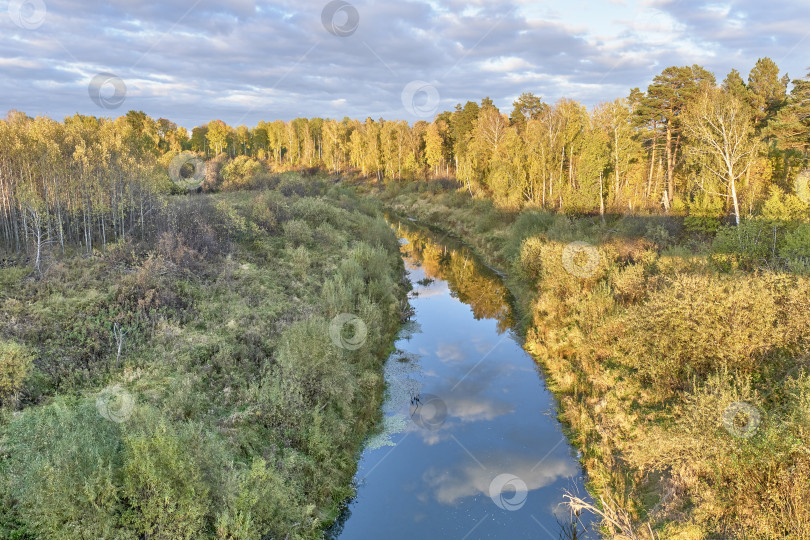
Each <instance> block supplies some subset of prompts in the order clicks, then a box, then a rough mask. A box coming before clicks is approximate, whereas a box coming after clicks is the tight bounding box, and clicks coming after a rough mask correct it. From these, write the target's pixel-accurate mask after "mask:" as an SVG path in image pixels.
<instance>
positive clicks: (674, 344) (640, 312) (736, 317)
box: [622, 275, 810, 390]
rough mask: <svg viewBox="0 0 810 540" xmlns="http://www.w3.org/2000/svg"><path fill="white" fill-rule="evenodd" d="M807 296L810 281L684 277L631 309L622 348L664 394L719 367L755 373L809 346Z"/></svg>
mask: <svg viewBox="0 0 810 540" xmlns="http://www.w3.org/2000/svg"><path fill="white" fill-rule="evenodd" d="M807 294H808V284H807V281H806V280H802V281H797V280H796V279H795V278H788V277H784V276H777V275H771V276H764V277H762V278H753V277H738V278H735V279H730V278H719V277H710V276H701V275H682V276H678V277H676V278H675V279H674V280H673V281H672V283H671V285H670V286H668V287H665V288H663V289H661V290H659V291H656V292H653V293H652V294H651V295H650V299H649V301H647V302H646V303H644V304H641V305H639V306H634V307H632V308H631V309H630V310H629V311H628V313H627V315H626V319H625V326H626V328H627V329H628V330H629V331H628V333H627V335H626V338H625V340H623V343H622V347H623V348H624V349H625V350H626V354H627V358H628V360H629V361H630V362H631V364H632V365H633V367H634V368H635V369H637V370H638V371H639V373H640V374H641V376H642V377H643V378H644V380H645V381H647V382H649V383H651V384H654V385H655V386H656V387H658V388H659V389H662V390H675V389H683V388H685V387H686V386H687V385H688V384H689V381H690V380H691V378H693V377H704V376H706V375H708V374H710V373H713V372H715V371H717V370H719V369H728V370H731V371H734V372H737V373H747V374H753V373H755V372H757V371H758V370H760V369H762V367H763V363H764V362H765V361H766V359H767V358H773V357H776V356H777V355H779V354H790V353H792V352H794V351H795V348H796V347H798V346H801V345H806V343H805V337H803V336H804V335H805V334H803V333H802V332H801V331H800V330H799V329H800V328H801V327H802V326H806V325H807V324H810V312H808V311H807V310H806V309H802V308H800V307H799V306H798V303H801V300H800V298H803V297H804V298H805V299H806V298H807Z"/></svg>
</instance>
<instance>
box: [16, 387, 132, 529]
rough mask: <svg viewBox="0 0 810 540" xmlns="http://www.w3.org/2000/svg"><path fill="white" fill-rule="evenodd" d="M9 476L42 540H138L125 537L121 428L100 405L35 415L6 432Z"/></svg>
mask: <svg viewBox="0 0 810 540" xmlns="http://www.w3.org/2000/svg"><path fill="white" fill-rule="evenodd" d="M5 444H6V445H7V448H6V452H4V454H5V456H6V457H5V459H4V460H3V464H2V468H3V470H4V472H5V473H6V474H5V477H6V481H7V482H8V490H9V495H10V496H11V497H12V498H13V500H14V501H16V509H17V511H18V513H19V516H20V518H21V521H22V522H24V523H26V524H27V525H28V526H29V527H31V528H32V529H33V530H35V531H37V532H38V534H39V535H40V537H42V538H64V539H68V538H88V539H89V538H131V539H133V540H134V539H135V538H137V535H136V534H135V533H134V532H131V533H127V532H126V531H125V530H123V529H121V526H122V521H121V519H122V515H123V511H124V510H125V508H126V504H125V501H124V500H123V499H122V493H121V489H120V488H121V480H122V477H121V465H122V463H123V456H122V453H121V433H120V426H119V424H116V423H114V422H111V421H109V420H107V419H106V418H104V417H102V416H101V415H100V414H99V412H98V410H97V409H96V407H95V403H94V402H93V401H92V400H82V401H78V402H77V401H73V400H70V401H69V400H61V399H60V400H57V401H55V402H54V403H53V404H51V405H47V406H44V407H39V408H36V409H30V410H27V411H25V412H24V413H23V414H21V415H19V416H18V417H17V418H15V419H14V420H13V421H12V422H11V424H10V425H9V426H8V427H7V429H6V442H5Z"/></svg>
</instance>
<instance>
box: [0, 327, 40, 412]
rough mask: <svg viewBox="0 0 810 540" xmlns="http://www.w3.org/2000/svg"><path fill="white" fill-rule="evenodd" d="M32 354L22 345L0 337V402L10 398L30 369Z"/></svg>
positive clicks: (21, 384)
mask: <svg viewBox="0 0 810 540" xmlns="http://www.w3.org/2000/svg"><path fill="white" fill-rule="evenodd" d="M33 359H34V355H33V353H32V352H31V351H29V350H28V349H27V348H26V347H24V346H23V345H20V344H19V343H14V342H12V341H4V340H2V339H0V403H3V404H5V403H6V402H7V401H9V399H12V398H13V397H14V396H15V395H16V394H17V392H19V391H20V389H21V388H22V386H23V383H24V382H25V378H26V377H27V376H28V373H29V372H30V370H31V365H32V362H33Z"/></svg>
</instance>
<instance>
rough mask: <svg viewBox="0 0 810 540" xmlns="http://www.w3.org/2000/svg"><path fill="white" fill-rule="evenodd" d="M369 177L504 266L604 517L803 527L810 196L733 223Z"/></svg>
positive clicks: (808, 472)
mask: <svg viewBox="0 0 810 540" xmlns="http://www.w3.org/2000/svg"><path fill="white" fill-rule="evenodd" d="M360 189H361V190H362V191H365V192H369V193H370V195H371V196H373V197H379V198H382V199H383V201H384V202H385V203H386V205H387V206H388V207H390V208H391V209H392V210H394V211H396V212H398V213H400V214H403V215H407V216H412V217H414V218H416V219H419V220H421V221H424V222H427V223H431V224H433V225H435V226H438V227H441V228H443V229H445V230H447V231H450V232H453V233H454V234H457V235H458V236H460V237H461V238H462V239H463V240H464V241H465V242H467V243H468V244H469V245H471V246H473V247H474V248H475V249H476V250H477V251H478V252H479V254H480V255H482V256H483V257H484V258H485V260H487V261H489V262H490V263H491V264H493V265H494V266H496V267H498V268H500V269H501V270H503V271H506V272H507V274H508V284H509V286H510V288H511V289H512V291H513V293H514V294H515V296H516V297H517V299H518V304H519V309H520V310H521V311H522V320H523V327H524V331H525V334H526V347H527V349H528V350H529V351H530V352H532V353H533V354H534V355H535V357H536V358H537V359H538V360H539V361H540V362H541V363H542V364H543V365H544V367H545V369H546V371H547V373H548V381H549V385H550V387H551V389H552V390H553V391H554V392H555V394H556V396H557V398H558V399H559V400H560V404H561V410H560V416H561V419H562V420H563V421H564V422H565V423H566V424H567V425H568V426H569V428H570V430H571V436H572V439H573V442H574V444H575V445H576V446H577V447H578V448H580V450H581V451H582V452H583V462H584V464H585V466H586V468H587V471H588V474H589V476H590V482H591V486H590V487H591V490H592V492H593V493H594V495H595V496H596V497H597V498H601V499H602V504H601V505H600V508H599V511H601V512H603V513H604V514H606V515H607V517H609V518H610V520H605V524H604V531H605V532H606V533H608V534H620V535H624V536H625V537H630V538H649V537H651V536H655V537H660V538H719V537H747V538H775V537H789V538H808V537H810V509H808V506H807V504H806V501H807V500H810V453H809V452H808V448H810V379H809V378H808V366H810V353H809V352H808V350H809V349H810V347H809V346H810V330H809V329H810V311H808V309H807V308H808V306H810V278H809V277H808V271H807V269H808V261H810V225H808V221H810V219H809V218H810V213H808V208H807V206H806V205H802V204H801V203H800V202H799V203H797V201H796V200H793V199H790V198H789V197H787V198H786V197H784V196H782V197H780V196H779V195H778V194H775V195H774V196H773V197H772V198H771V200H770V201H769V202H768V204H767V205H766V206H765V208H764V209H763V210H762V212H761V215H759V216H758V217H757V219H752V220H749V221H747V222H744V223H743V224H742V225H741V226H740V227H738V228H735V227H725V226H723V225H722V224H721V223H720V222H718V221H717V220H711V219H705V220H702V219H697V218H688V219H686V220H684V219H681V218H676V217H661V216H646V217H645V216H606V217H605V220H604V221H602V220H601V219H600V217H599V216H581V217H572V216H565V215H555V214H549V213H543V212H537V211H531V210H524V211H523V212H520V213H509V212H503V211H500V210H498V209H496V208H495V207H494V206H493V205H492V203H491V202H489V201H485V200H474V199H471V198H470V197H469V196H468V195H467V194H466V193H464V192H463V191H462V192H459V191H457V190H456V189H455V187H453V186H449V185H446V184H442V183H421V184H420V183H412V184H407V185H397V184H391V185H389V186H387V187H385V188H376V187H369V186H360ZM794 199H795V198H794ZM572 242H587V243H588V244H590V245H592V246H593V248H587V247H585V248H575V249H573V250H572V249H571V248H568V249H566V248H567V247H568V246H569V245H571V243H572ZM574 246H576V244H575V245H574ZM609 521H612V522H609Z"/></svg>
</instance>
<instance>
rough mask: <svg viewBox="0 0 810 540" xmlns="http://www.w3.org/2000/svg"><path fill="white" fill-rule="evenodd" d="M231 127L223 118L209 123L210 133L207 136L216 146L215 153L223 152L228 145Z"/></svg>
mask: <svg viewBox="0 0 810 540" xmlns="http://www.w3.org/2000/svg"><path fill="white" fill-rule="evenodd" d="M229 135H230V128H228V126H227V125H226V124H225V122H223V121H222V120H214V121H212V122H209V123H208V133H206V135H205V138H206V139H208V143H209V144H210V145H211V146H212V147H213V148H214V155H215V156H216V155H219V154H221V153H222V152H223V151H224V150H225V149H226V148H227V147H228V136H229Z"/></svg>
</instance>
